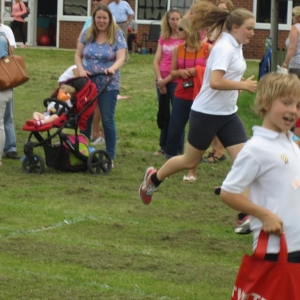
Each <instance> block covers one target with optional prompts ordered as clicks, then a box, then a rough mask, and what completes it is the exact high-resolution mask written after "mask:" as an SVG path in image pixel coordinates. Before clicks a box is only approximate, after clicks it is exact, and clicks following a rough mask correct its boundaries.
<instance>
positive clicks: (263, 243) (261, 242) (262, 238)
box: [253, 230, 288, 262]
mask: <svg viewBox="0 0 300 300" xmlns="http://www.w3.org/2000/svg"><path fill="white" fill-rule="evenodd" d="M269 236H270V235H269V234H268V233H265V232H264V231H263V230H261V231H260V233H259V236H258V241H257V246H256V249H255V252H254V254H253V256H254V257H256V258H258V259H264V257H265V255H266V252H267V247H268V241H269ZM287 258H288V253H287V244H286V239H285V234H284V233H282V234H281V236H280V251H279V255H278V261H281V262H287Z"/></svg>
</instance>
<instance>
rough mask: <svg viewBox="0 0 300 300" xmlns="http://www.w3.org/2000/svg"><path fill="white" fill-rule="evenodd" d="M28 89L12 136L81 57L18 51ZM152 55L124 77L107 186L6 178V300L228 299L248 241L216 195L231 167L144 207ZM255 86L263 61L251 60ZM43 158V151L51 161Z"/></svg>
mask: <svg viewBox="0 0 300 300" xmlns="http://www.w3.org/2000/svg"><path fill="white" fill-rule="evenodd" d="M16 53H17V54H20V55H24V57H25V60H26V64H27V67H28V72H29V75H30V81H29V82H28V83H26V84H25V85H23V86H21V87H18V88H16V89H15V126H16V135H17V141H18V152H19V153H20V154H22V149H23V145H24V142H26V139H27V137H28V132H25V131H22V129H21V127H22V125H23V124H24V123H25V120H26V119H28V118H30V117H31V115H32V112H33V111H34V110H39V111H40V110H42V109H43V105H42V101H43V100H44V99H45V98H47V97H48V96H50V94H51V93H52V91H53V90H54V89H55V88H56V87H57V79H58V77H59V75H60V74H61V73H62V72H63V71H64V70H65V69H66V68H67V67H69V66H70V65H72V64H73V62H74V60H73V57H74V52H73V51H63V50H61V51H57V50H36V49H30V48H28V49H17V50H16ZM152 60H153V56H152V55H132V56H131V60H130V62H129V63H128V64H126V65H125V66H124V67H123V68H122V83H121V90H120V94H121V95H130V96H132V98H131V99H128V100H120V101H118V104H117V110H116V124H117V132H118V143H117V157H116V160H115V169H114V170H113V171H112V172H111V174H109V175H108V176H93V175H91V174H89V172H83V173H63V172H58V171H56V170H52V169H50V168H46V170H45V173H43V174H42V175H33V174H24V173H22V169H21V162H20V161H14V160H8V159H5V158H3V166H2V167H1V168H0V179H1V180H0V188H1V196H0V204H1V210H0V290H1V293H0V299H9V300H11V299H105V300H106V299H112V300H117V299H118V300H127V299H128V300H135V299H137V300H140V299H143V300H144V299H145V300H152V299H153V300H154V299H184V300H186V299H187V300H189V299H191V300H192V299H203V300H210V299H211V300H219V299H220V300H223V299H224V300H225V299H229V298H230V295H231V291H232V287H233V283H234V280H235V276H236V273H237V270H238V267H239V264H240V261H241V257H242V255H243V253H245V252H250V251H251V244H252V236H251V235H250V236H238V235H235V234H234V233H233V228H234V225H235V217H236V213H235V212H234V211H232V210H230V209H229V208H228V207H226V206H225V205H224V204H222V203H221V201H220V200H219V198H218V197H217V196H215V195H214V194H213V192H212V189H213V186H215V185H219V184H220V183H221V182H222V180H223V179H224V178H225V176H226V174H227V173H228V171H229V170H230V167H231V161H230V159H227V160H226V161H224V162H222V163H219V164H215V165H205V164H201V166H200V167H199V168H198V171H197V174H198V178H199V180H198V181H197V182H195V183H183V182H182V177H183V175H184V174H185V172H180V173H179V174H176V175H174V176H172V177H171V178H169V179H167V180H166V181H165V182H164V183H163V184H162V186H161V188H160V189H159V190H158V191H157V193H156V194H155V195H154V200H153V203H151V205H149V206H144V205H143V204H142V203H141V201H140V200H139V197H138V188H139V185H140V183H141V180H142V177H143V172H144V170H145V168H146V167H147V166H148V165H154V166H156V167H159V166H161V165H162V164H163V162H164V159H163V158H161V157H155V156H153V152H155V151H156V150H158V136H159V131H158V128H157V125H156V113H157V99H156V93H155V87H154V73H153V70H152ZM247 63H248V69H247V74H246V77H247V76H250V75H252V74H254V75H256V74H257V69H258V63H257V62H247ZM252 102H253V95H251V94H249V93H247V92H243V93H242V94H241V96H240V99H239V102H238V105H239V114H240V116H241V118H242V120H243V122H244V124H245V127H246V129H247V132H248V134H249V137H250V135H251V127H252V126H253V125H254V124H259V123H260V120H259V119H258V118H257V117H256V116H255V115H254V114H253V113H252V110H251V105H252ZM41 150H42V149H37V152H38V153H39V154H41V155H42V156H44V155H43V152H42V151H41Z"/></svg>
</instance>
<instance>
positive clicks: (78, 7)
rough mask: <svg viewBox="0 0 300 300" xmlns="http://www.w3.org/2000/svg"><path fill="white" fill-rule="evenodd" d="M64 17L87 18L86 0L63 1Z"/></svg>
mask: <svg viewBox="0 0 300 300" xmlns="http://www.w3.org/2000/svg"><path fill="white" fill-rule="evenodd" d="M63 5H64V6H63V14H64V16H84V17H85V16H87V0H64V4H63Z"/></svg>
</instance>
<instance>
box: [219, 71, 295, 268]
mask: <svg viewBox="0 0 300 300" xmlns="http://www.w3.org/2000/svg"><path fill="white" fill-rule="evenodd" d="M254 108H255V111H256V112H257V114H258V115H259V116H260V117H262V118H263V123H262V126H254V127H253V137H252V138H251V139H250V140H249V141H248V142H247V143H246V144H245V146H244V147H243V149H242V150H241V152H240V153H239V154H238V156H237V158H236V160H235V161H234V164H233V166H232V169H231V171H230V172H229V174H228V175H227V177H226V179H225V181H224V182H223V185H222V188H221V199H222V200H223V201H224V202H225V203H226V204H227V205H229V206H230V207H232V208H234V209H236V210H238V211H243V212H245V213H247V214H249V215H250V216H251V217H250V227H251V229H252V231H253V237H254V242H253V249H255V248H256V245H257V238H258V234H259V232H260V230H261V229H263V230H264V231H265V232H267V233H270V234H271V235H270V239H269V243H268V249H267V255H266V257H265V259H268V260H276V255H277V253H278V252H279V235H281V234H282V233H283V232H284V233H285V235H286V240H287V245H288V252H289V261H293V262H298V263H300V222H299V217H300V149H299V147H298V146H297V145H296V143H295V142H294V141H293V140H292V136H293V134H292V132H291V131H290V129H291V127H292V126H293V125H294V123H295V121H296V120H297V118H299V117H300V83H299V79H298V77H297V76H296V75H294V74H288V75H284V74H275V73H274V74H273V73H272V74H268V75H265V76H264V77H262V78H261V80H260V81H259V84H258V87H257V94H256V99H255V104H254ZM247 186H248V187H249V198H250V201H249V200H248V199H247V198H245V197H244V196H243V194H242V192H243V191H244V189H245V188H246V187H247Z"/></svg>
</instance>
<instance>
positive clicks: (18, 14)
mask: <svg viewBox="0 0 300 300" xmlns="http://www.w3.org/2000/svg"><path fill="white" fill-rule="evenodd" d="M20 5H21V7H22V10H21V9H20ZM26 12H27V9H26V5H25V4H24V3H23V1H20V2H19V3H15V4H14V5H13V6H12V14H13V19H14V20H15V21H18V22H24V19H22V18H21V16H22V15H24V14H25V13H26Z"/></svg>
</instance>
